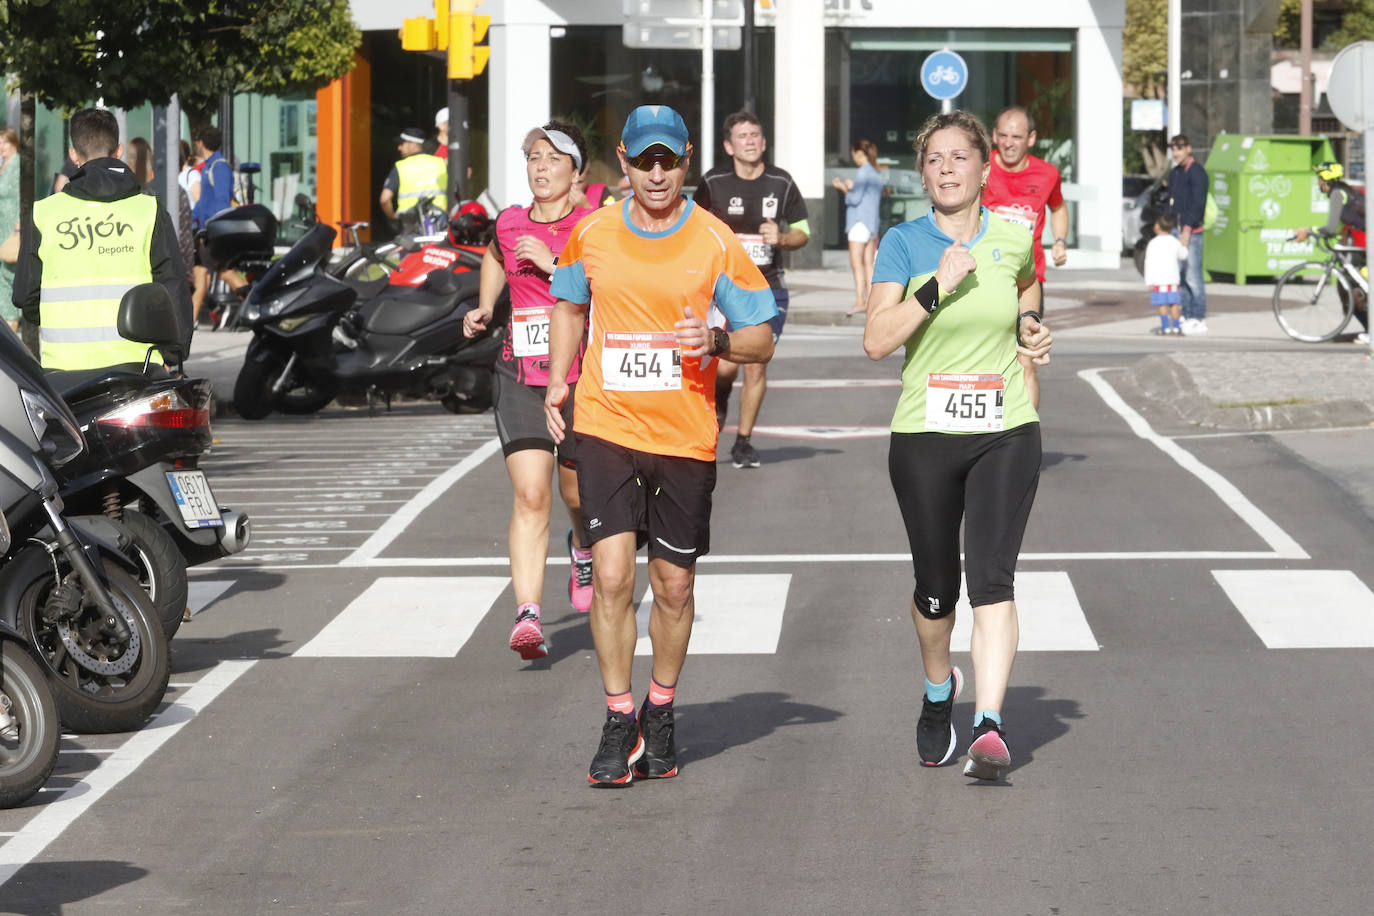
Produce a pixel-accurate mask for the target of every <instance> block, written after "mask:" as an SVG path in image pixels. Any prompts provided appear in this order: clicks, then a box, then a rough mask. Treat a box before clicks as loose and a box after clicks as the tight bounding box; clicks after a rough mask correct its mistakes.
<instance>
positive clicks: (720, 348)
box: [708, 328, 730, 356]
mask: <svg viewBox="0 0 1374 916" xmlns="http://www.w3.org/2000/svg"><path fill="white" fill-rule="evenodd" d="M729 352H730V335H729V334H728V333H726V332H725V331H724V330H722V329H721V328H712V329H711V349H710V350H709V351H708V354H709V355H710V356H721V355H723V354H725V353H729Z"/></svg>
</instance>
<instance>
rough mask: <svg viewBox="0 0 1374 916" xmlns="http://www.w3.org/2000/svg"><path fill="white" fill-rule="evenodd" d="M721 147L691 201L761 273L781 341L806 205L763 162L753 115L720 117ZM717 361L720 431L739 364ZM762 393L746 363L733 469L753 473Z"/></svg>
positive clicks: (761, 381) (783, 176) (803, 239)
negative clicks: (787, 258)
mask: <svg viewBox="0 0 1374 916" xmlns="http://www.w3.org/2000/svg"><path fill="white" fill-rule="evenodd" d="M724 146H725V153H726V155H728V156H729V157H730V159H729V161H728V162H726V163H722V164H721V165H718V166H716V167H715V168H713V169H711V170H710V171H709V172H707V173H706V174H705V175H703V176H702V177H701V184H699V185H697V190H696V194H695V195H694V197H693V200H694V201H695V202H696V204H697V205H698V206H700V207H702V208H703V209H705V210H708V211H710V212H711V213H712V214H714V215H715V216H717V217H719V218H720V219H721V220H723V221H724V223H725V225H727V226H729V227H730V231H731V232H733V233H734V234H735V238H737V239H739V241H740V243H741V244H743V245H744V250H745V251H747V252H748V253H749V257H750V258H751V259H752V260H753V262H754V263H755V264H756V265H758V268H759V270H761V271H762V272H763V276H764V279H766V280H767V281H768V287H769V289H771V290H772V291H773V299H774V302H775V304H776V305H777V310H778V314H777V317H776V318H774V319H773V320H772V322H771V325H772V328H773V342H774V343H775V344H776V343H777V341H778V338H779V337H781V336H782V326H783V322H785V321H786V320H787V304H788V294H787V285H786V284H785V283H784V282H783V269H782V253H783V252H784V251H795V250H797V249H798V248H801V247H802V246H804V245H805V244H806V243H807V241H809V240H810V238H811V225H810V223H809V222H807V218H806V201H805V200H803V199H802V196H801V191H799V190H797V183H796V182H795V181H793V180H792V176H791V175H789V174H787V172H785V171H783V170H782V169H780V168H778V167H777V166H775V165H769V164H767V163H765V162H764V161H763V154H764V152H765V151H766V150H767V149H768V139H767V138H766V137H765V136H764V135H763V125H762V124H760V123H759V119H758V116H757V115H755V114H754V113H753V112H750V111H737V112H735V113H734V114H732V115H730V116H729V117H727V118H726V119H725V140H724ZM719 363H720V366H719V368H718V369H717V371H716V425H717V426H720V427H722V428H723V427H724V426H725V415H726V412H727V410H728V408H729V403H730V390H731V388H733V387H734V384H735V378H736V377H737V376H738V375H739V365H738V364H737V363H736V362H735V361H734V360H731V359H721V360H720V361H719ZM767 393H768V366H767V365H766V364H765V363H751V364H749V365H747V366H745V367H744V388H743V390H742V391H741V392H740V395H739V426H738V427H737V432H736V435H735V444H734V445H733V446H731V447H730V463H731V464H733V465H734V466H735V467H737V468H756V467H758V466H759V465H760V464H761V459H760V458H759V453H758V449H756V448H754V443H753V441H752V440H751V438H750V437H751V436H753V434H754V424H755V423H756V422H757V421H758V417H759V410H760V409H761V408H762V407H763V397H764V395H765V394H767Z"/></svg>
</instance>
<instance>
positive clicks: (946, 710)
mask: <svg viewBox="0 0 1374 916" xmlns="http://www.w3.org/2000/svg"><path fill="white" fill-rule="evenodd" d="M950 676H951V677H953V678H954V689H953V690H951V691H950V693H949V699H947V700H943V701H941V702H939V703H936V702H935V701H934V700H932V699H931V698H930V697H923V700H922V703H921V718H919V719H918V720H916V753H917V755H919V756H920V758H921V766H927V767H938V766H940V765H942V764H944V763H947V762H948V761H949V758H951V757H953V756H954V748H955V746H956V745H957V744H958V743H959V736H958V734H957V733H956V732H955V730H954V723H953V721H952V720H953V714H954V701H955V700H957V699H959V691H960V690H962V689H963V687H964V673H963V672H962V671H960V670H959V669H958V668H957V667H956V668H954V669H953V671H952V673H951V675H950Z"/></svg>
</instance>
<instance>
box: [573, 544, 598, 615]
mask: <svg viewBox="0 0 1374 916" xmlns="http://www.w3.org/2000/svg"><path fill="white" fill-rule="evenodd" d="M568 557H569V559H571V560H572V571H571V572H569V573H568V600H569V601H571V602H572V606H573V608H574V609H575V610H577V611H580V612H581V613H583V614H585V613H587V612H588V611H590V610H591V609H592V558H591V557H590V556H588V557H587V558H586V559H585V560H584V559H582V558H581V557H579V556H578V555H577V548H576V547H574V546H573V536H572V529H571V528H569V529H568Z"/></svg>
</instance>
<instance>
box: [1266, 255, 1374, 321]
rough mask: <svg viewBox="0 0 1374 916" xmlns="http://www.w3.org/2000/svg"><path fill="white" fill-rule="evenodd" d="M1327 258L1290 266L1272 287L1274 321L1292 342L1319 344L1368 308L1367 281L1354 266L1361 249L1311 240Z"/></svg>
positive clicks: (1360, 270) (1359, 269)
mask: <svg viewBox="0 0 1374 916" xmlns="http://www.w3.org/2000/svg"><path fill="white" fill-rule="evenodd" d="M1315 238H1316V243H1317V246H1318V247H1319V248H1322V249H1324V250H1325V251H1327V252H1328V253H1329V254H1330V257H1328V258H1324V259H1320V260H1318V259H1313V260H1311V261H1304V262H1303V263H1301V264H1298V265H1297V266H1295V267H1292V268H1290V269H1289V270H1288V272H1287V273H1285V274H1284V275H1283V276H1282V277H1280V278H1279V279H1278V282H1277V283H1276V284H1275V285H1274V318H1275V319H1277V320H1278V323H1279V327H1280V328H1282V329H1283V331H1284V333H1285V334H1287V335H1288V336H1289V337H1291V338H1293V339H1294V340H1300V341H1302V342H1303V343H1322V342H1323V341H1327V340H1331V339H1332V338H1333V337H1336V336H1337V335H1338V334H1340V333H1341V332H1342V331H1344V330H1345V327H1346V325H1348V324H1349V323H1350V319H1351V318H1352V317H1354V315H1355V312H1356V311H1357V310H1359V311H1363V310H1364V309H1366V308H1368V306H1367V305H1366V304H1365V303H1367V302H1368V299H1369V281H1368V280H1367V279H1365V277H1364V275H1363V271H1362V269H1361V268H1360V267H1357V266H1356V265H1355V254H1356V253H1357V252H1363V251H1364V249H1363V248H1360V247H1358V246H1355V245H1340V244H1337V243H1336V242H1335V240H1334V239H1326V238H1322V237H1320V236H1317V237H1315Z"/></svg>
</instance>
